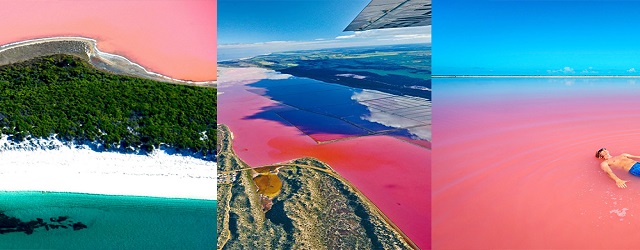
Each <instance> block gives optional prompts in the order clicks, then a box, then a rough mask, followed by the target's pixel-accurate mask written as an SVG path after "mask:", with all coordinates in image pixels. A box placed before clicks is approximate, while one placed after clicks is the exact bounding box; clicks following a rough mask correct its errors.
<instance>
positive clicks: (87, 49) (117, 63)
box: [0, 36, 216, 87]
mask: <svg viewBox="0 0 640 250" xmlns="http://www.w3.org/2000/svg"><path fill="white" fill-rule="evenodd" d="M57 42H80V43H82V44H83V45H84V48H81V49H79V48H71V49H70V48H68V47H67V48H64V46H60V47H63V48H62V49H60V48H57V51H56V50H52V49H48V48H47V50H43V49H39V50H38V49H37V48H36V49H35V50H36V51H30V50H34V49H30V48H29V47H34V46H37V45H42V44H46V43H57ZM54 46H55V45H54ZM12 50H16V51H17V52H18V53H11V52H12ZM25 50H26V51H25ZM25 52H26V53H25ZM60 53H62V54H69V55H76V56H82V57H83V58H85V59H86V60H87V61H88V62H90V63H91V64H92V65H94V66H96V67H98V68H102V69H104V70H107V71H115V72H117V73H122V74H126V75H131V76H136V77H142V78H147V79H151V80H157V81H163V82H170V83H178V84H189V85H198V86H211V87H215V86H216V81H215V80H211V81H191V80H186V79H176V78H171V77H169V76H165V75H162V74H159V73H155V72H151V71H148V70H147V69H145V68H144V67H142V66H141V65H139V64H137V63H135V62H132V61H131V60H129V59H127V58H125V57H123V56H120V55H116V54H111V53H106V52H102V51H100V50H99V49H98V41H97V40H95V39H92V38H86V37H79V36H68V37H67V36H64V37H45V38H37V39H29V40H24V41H18V42H13V43H9V44H4V45H0V66H1V65H6V64H11V63H17V62H22V61H26V60H29V59H33V58H35V57H39V56H45V55H53V54H60ZM7 54H13V55H11V56H14V57H15V55H16V54H17V55H18V58H11V57H10V56H7Z"/></svg>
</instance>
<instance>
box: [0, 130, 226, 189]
mask: <svg viewBox="0 0 640 250" xmlns="http://www.w3.org/2000/svg"><path fill="white" fill-rule="evenodd" d="M215 176H216V163H215V162H213V161H206V160H203V159H197V158H194V157H189V156H181V155H178V154H170V153H168V152H166V151H164V150H158V149H157V150H155V151H154V153H153V154H152V155H149V156H147V155H136V154H123V153H118V152H97V151H94V150H92V149H91V148H90V147H89V146H86V145H79V146H78V145H73V144H70V143H63V142H61V141H59V140H56V139H47V140H43V139H36V140H31V141H25V142H22V143H20V144H12V142H11V141H8V140H7V136H6V135H5V136H2V137H0V191H48V192H72V193H89V194H106V195H134V196H151V197H168V198H189V199H205V200H215V199H216V179H215V178H214V177H215Z"/></svg>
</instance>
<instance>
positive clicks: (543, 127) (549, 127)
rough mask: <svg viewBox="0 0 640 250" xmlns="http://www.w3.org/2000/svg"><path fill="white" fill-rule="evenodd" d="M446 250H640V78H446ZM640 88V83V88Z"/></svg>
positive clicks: (442, 144) (440, 151) (441, 137)
mask: <svg viewBox="0 0 640 250" xmlns="http://www.w3.org/2000/svg"><path fill="white" fill-rule="evenodd" d="M433 83H434V87H433V89H434V97H433V98H434V100H435V101H434V109H433V121H434V122H433V145H432V146H433V157H432V161H433V163H432V164H433V165H432V166H433V169H432V171H433V172H432V189H433V193H432V195H433V196H432V201H433V205H432V209H433V214H432V216H433V220H432V225H433V228H432V229H433V231H432V232H433V234H432V237H433V242H432V243H433V248H434V249H489V248H492V249H495V248H502V249H504V248H507V249H513V248H520V249H539V248H544V249H550V248H552V249H567V248H578V249H586V248H590V249H593V248H598V249H613V248H627V249H629V248H632V249H638V248H640V241H639V240H638V239H639V237H640V178H638V177H634V176H631V175H630V174H628V173H624V172H623V171H617V172H616V174H617V175H618V176H619V177H620V178H622V179H624V180H630V182H629V183H628V184H629V185H628V188H626V189H619V188H617V187H616V186H615V183H614V182H613V181H612V180H611V179H609V178H608V177H607V175H606V174H604V173H603V172H602V171H601V170H600V169H599V161H598V159H596V158H595V157H594V155H595V152H596V150H598V149H599V148H601V147H607V148H608V149H609V150H610V151H612V154H620V153H623V152H626V153H631V154H636V155H638V154H640V85H639V84H637V83H636V80H604V79H601V80H575V79H574V80H548V79H542V80H541V79H535V80H513V79H511V80H486V79H470V80H450V79H434V82H433ZM638 83H640V81H638Z"/></svg>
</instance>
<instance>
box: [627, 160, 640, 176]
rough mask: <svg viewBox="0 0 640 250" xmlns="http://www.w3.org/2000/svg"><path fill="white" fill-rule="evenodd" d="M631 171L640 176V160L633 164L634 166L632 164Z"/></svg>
mask: <svg viewBox="0 0 640 250" xmlns="http://www.w3.org/2000/svg"><path fill="white" fill-rule="evenodd" d="M629 173H630V174H632V175H635V176H640V162H636V164H633V166H631V169H629Z"/></svg>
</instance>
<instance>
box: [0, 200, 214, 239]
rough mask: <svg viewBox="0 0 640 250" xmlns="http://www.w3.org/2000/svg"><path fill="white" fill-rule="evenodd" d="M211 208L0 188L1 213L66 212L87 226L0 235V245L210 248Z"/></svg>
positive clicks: (28, 216) (25, 216)
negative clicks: (13, 190)
mask: <svg viewBox="0 0 640 250" xmlns="http://www.w3.org/2000/svg"><path fill="white" fill-rule="evenodd" d="M216 207H217V203H216V201H209V200H192V199H169V198H154V197H138V196H108V195H91V194H75V193H42V192H0V211H3V212H4V213H5V214H7V215H9V216H14V217H17V218H19V219H21V220H23V221H29V220H34V219H36V218H43V219H44V220H45V221H48V220H49V218H51V217H56V218H57V217H58V216H69V217H70V218H69V220H73V221H74V222H76V221H79V222H82V223H84V224H86V225H87V226H88V227H87V228H86V229H82V230H78V231H74V230H73V229H55V230H50V231H46V230H45V229H44V228H38V229H36V231H35V232H34V233H33V234H31V235H26V234H25V233H21V232H18V233H7V234H0V249H215V248H216Z"/></svg>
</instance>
